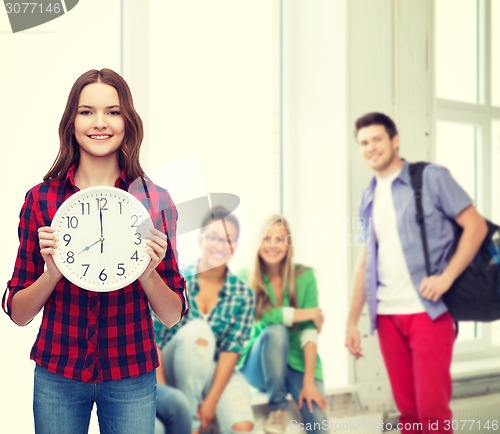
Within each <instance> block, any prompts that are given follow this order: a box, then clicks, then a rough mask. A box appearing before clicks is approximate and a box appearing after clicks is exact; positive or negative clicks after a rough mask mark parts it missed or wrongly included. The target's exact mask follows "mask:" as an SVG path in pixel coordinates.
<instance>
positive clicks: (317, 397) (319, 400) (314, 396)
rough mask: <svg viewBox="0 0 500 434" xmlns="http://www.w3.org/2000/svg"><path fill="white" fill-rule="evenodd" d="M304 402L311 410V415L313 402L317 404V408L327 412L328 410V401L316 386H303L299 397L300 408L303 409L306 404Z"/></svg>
mask: <svg viewBox="0 0 500 434" xmlns="http://www.w3.org/2000/svg"><path fill="white" fill-rule="evenodd" d="M304 401H305V402H306V404H307V408H308V410H309V413H312V411H313V402H315V403H316V404H317V406H318V407H319V408H320V410H321V411H325V409H326V400H325V398H324V397H323V395H322V394H321V393H320V391H319V390H318V388H317V387H316V384H314V383H312V384H304V385H303V386H302V390H301V391H300V395H299V402H298V404H299V408H302V405H303V404H304Z"/></svg>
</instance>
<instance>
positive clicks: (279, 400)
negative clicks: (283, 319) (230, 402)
mask: <svg viewBox="0 0 500 434" xmlns="http://www.w3.org/2000/svg"><path fill="white" fill-rule="evenodd" d="M287 362H288V330H287V328H286V327H285V326H283V325H281V324H271V325H268V326H267V327H266V328H265V330H264V331H263V332H262V334H261V335H260V336H259V337H258V339H257V341H256V342H255V344H254V345H253V346H252V349H251V350H250V354H249V355H248V358H247V360H246V362H245V366H243V368H242V369H241V372H243V375H244V376H245V378H246V379H247V380H248V382H249V383H250V384H251V385H252V386H253V387H255V388H256V389H259V390H261V391H263V392H266V393H267V395H268V397H269V406H270V407H271V409H272V410H280V409H286V408H287V407H288V401H287V399H286V395H287V394H288V393H290V394H291V395H292V397H293V399H294V400H295V402H298V400H299V395H300V391H301V390H302V383H303V381H304V374H303V373H302V372H299V371H296V370H295V369H292V368H290V367H289V366H288V363H287ZM316 387H317V388H318V390H319V391H320V392H321V393H322V394H324V387H323V383H322V382H321V381H318V380H316ZM300 415H301V416H302V422H303V423H304V424H311V425H310V426H311V427H314V424H315V423H316V426H317V427H321V424H322V423H323V421H326V420H327V418H326V415H325V413H323V412H322V411H321V410H320V409H319V407H318V406H317V404H316V403H313V412H312V413H310V412H309V410H308V408H307V405H306V404H305V403H303V405H302V408H301V409H300ZM318 424H319V425H318ZM307 432H309V433H320V432H322V431H321V430H314V429H312V430H308V431H307Z"/></svg>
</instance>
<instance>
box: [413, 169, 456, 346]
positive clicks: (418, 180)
mask: <svg viewBox="0 0 500 434" xmlns="http://www.w3.org/2000/svg"><path fill="white" fill-rule="evenodd" d="M428 164H429V163H427V162H425V161H419V162H418V163H410V164H409V166H410V180H411V187H412V188H413V193H414V196H415V205H416V207H417V215H416V218H417V223H418V226H419V227H420V238H421V239H422V247H423V250H424V258H425V270H426V272H427V276H430V275H431V264H430V260H429V247H428V246H427V233H426V231H425V217H424V207H423V205H422V185H423V172H424V169H425V166H427V165H428ZM453 322H454V323H455V339H456V338H457V336H458V332H459V326H458V321H456V320H455V319H454V321H453Z"/></svg>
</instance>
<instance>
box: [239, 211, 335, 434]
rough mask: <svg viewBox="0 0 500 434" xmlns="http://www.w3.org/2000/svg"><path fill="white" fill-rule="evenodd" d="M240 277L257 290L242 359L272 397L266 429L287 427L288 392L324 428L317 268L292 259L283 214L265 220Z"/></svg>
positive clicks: (309, 422)
mask: <svg viewBox="0 0 500 434" xmlns="http://www.w3.org/2000/svg"><path fill="white" fill-rule="evenodd" d="M242 277H244V278H246V279H247V280H248V282H249V283H250V286H251V287H252V289H253V290H254V292H255V305H256V309H255V325H254V327H253V330H252V335H251V339H250V341H249V342H248V343H247V344H246V345H245V348H244V350H243V353H242V358H241V362H240V365H241V366H242V368H241V370H242V372H243V374H244V375H245V378H246V379H247V380H248V382H249V383H250V384H251V385H252V386H254V387H255V388H257V389H259V390H261V391H265V392H266V393H267V395H268V397H269V406H270V408H271V412H270V413H269V415H268V418H267V420H266V423H265V426H264V429H265V431H266V432H267V433H283V432H285V430H286V425H287V417H286V409H287V408H288V401H287V398H286V396H287V394H288V393H290V394H291V395H292V397H293V399H294V400H295V401H296V402H297V404H298V406H299V409H300V414H301V416H302V421H303V423H304V424H305V427H306V428H307V432H310V433H318V432H322V426H323V422H324V421H326V415H325V409H326V401H325V398H324V387H323V371H322V366H321V361H320V358H319V356H318V354H317V346H318V332H320V331H321V327H322V325H323V314H322V312H321V309H320V308H319V307H318V290H317V286H316V278H315V276H314V273H313V270H312V269H311V268H308V267H305V266H303V265H299V264H295V263H294V262H293V243H292V236H291V233H290V227H289V224H288V222H287V220H286V219H285V218H284V217H282V216H279V215H275V216H272V217H271V218H270V219H269V220H268V221H267V222H266V223H265V225H264V230H263V234H262V237H261V238H260V244H259V248H258V251H257V254H256V257H255V261H254V266H253V269H252V270H251V272H250V274H249V273H248V272H243V273H242Z"/></svg>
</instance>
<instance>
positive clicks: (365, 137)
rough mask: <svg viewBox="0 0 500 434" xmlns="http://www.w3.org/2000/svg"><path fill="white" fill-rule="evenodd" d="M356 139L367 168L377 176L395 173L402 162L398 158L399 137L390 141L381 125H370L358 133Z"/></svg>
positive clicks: (396, 136)
mask: <svg viewBox="0 0 500 434" xmlns="http://www.w3.org/2000/svg"><path fill="white" fill-rule="evenodd" d="M356 139H357V141H358V143H359V145H360V149H361V155H362V156H363V158H364V159H365V161H366V163H367V164H368V166H369V167H370V168H371V169H372V170H373V171H374V172H375V173H377V174H378V175H380V176H385V175H389V174H390V173H392V172H394V171H396V170H397V169H398V168H399V167H400V165H401V162H402V160H401V159H400V158H399V153H398V148H399V136H398V135H395V136H394V137H393V138H392V139H391V138H390V136H389V133H388V132H387V130H386V129H385V127H384V126H383V125H370V126H368V127H364V128H361V129H360V130H359V131H358V134H357V136H356Z"/></svg>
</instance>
